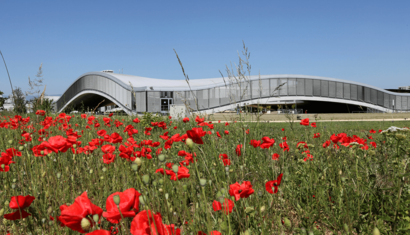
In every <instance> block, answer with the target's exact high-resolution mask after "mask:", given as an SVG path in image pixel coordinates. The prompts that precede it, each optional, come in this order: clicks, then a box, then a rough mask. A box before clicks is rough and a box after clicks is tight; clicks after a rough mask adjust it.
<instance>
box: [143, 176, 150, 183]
mask: <svg viewBox="0 0 410 235" xmlns="http://www.w3.org/2000/svg"><path fill="white" fill-rule="evenodd" d="M142 182H144V184H149V175H143V176H142Z"/></svg>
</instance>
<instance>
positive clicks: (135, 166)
mask: <svg viewBox="0 0 410 235" xmlns="http://www.w3.org/2000/svg"><path fill="white" fill-rule="evenodd" d="M137 159H139V158H137ZM131 169H132V170H133V171H138V165H137V164H135V163H133V164H132V165H131Z"/></svg>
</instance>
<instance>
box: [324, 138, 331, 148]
mask: <svg viewBox="0 0 410 235" xmlns="http://www.w3.org/2000/svg"><path fill="white" fill-rule="evenodd" d="M329 146H330V140H326V142H324V143H323V148H326V147H329Z"/></svg>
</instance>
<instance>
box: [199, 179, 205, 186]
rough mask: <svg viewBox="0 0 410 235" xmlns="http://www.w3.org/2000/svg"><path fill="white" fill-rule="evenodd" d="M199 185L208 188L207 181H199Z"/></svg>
mask: <svg viewBox="0 0 410 235" xmlns="http://www.w3.org/2000/svg"><path fill="white" fill-rule="evenodd" d="M199 184H200V185H201V186H202V187H205V186H206V179H200V180H199Z"/></svg>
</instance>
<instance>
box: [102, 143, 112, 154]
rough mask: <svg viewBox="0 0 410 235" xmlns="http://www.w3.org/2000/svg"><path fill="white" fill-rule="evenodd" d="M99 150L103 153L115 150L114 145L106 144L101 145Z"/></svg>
mask: <svg viewBox="0 0 410 235" xmlns="http://www.w3.org/2000/svg"><path fill="white" fill-rule="evenodd" d="M101 151H103V153H113V152H114V151H115V146H112V145H109V144H106V145H104V146H102V147H101Z"/></svg>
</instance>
